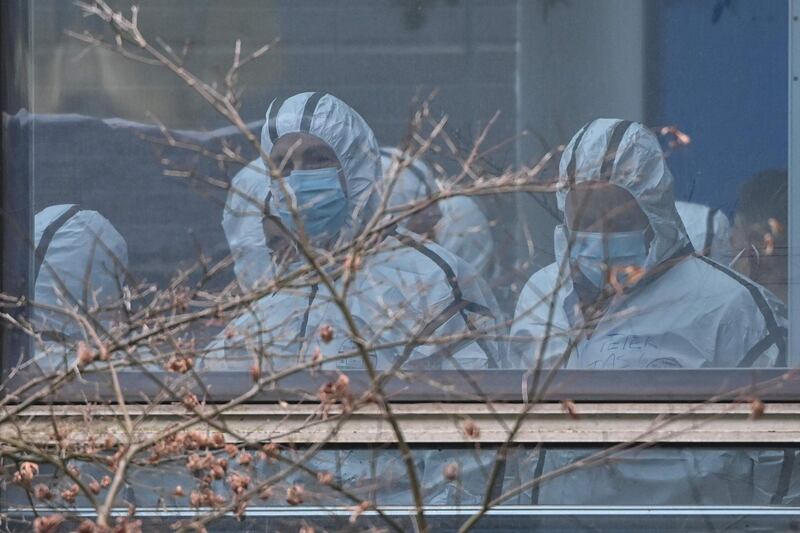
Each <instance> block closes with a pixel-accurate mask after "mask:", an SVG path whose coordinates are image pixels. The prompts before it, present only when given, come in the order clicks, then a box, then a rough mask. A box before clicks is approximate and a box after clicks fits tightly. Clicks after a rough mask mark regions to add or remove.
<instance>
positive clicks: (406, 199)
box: [381, 147, 439, 207]
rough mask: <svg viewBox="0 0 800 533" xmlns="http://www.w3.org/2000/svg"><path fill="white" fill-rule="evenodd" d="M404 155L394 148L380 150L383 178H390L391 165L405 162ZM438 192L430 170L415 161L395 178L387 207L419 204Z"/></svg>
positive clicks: (420, 162)
mask: <svg viewBox="0 0 800 533" xmlns="http://www.w3.org/2000/svg"><path fill="white" fill-rule="evenodd" d="M405 159H406V157H405V154H403V152H402V151H400V150H398V149H397V148H394V147H382V148H381V167H382V168H383V172H384V173H385V174H386V175H385V176H384V177H386V178H388V177H391V176H390V171H391V170H392V164H393V163H394V162H395V161H403V162H405ZM384 183H385V184H386V187H389V183H390V182H389V180H388V179H387V180H385V182H384ZM438 192H439V184H438V183H437V182H436V178H435V177H434V176H433V171H432V170H431V168H430V167H429V166H428V165H427V164H425V162H423V161H421V160H419V159H415V160H414V161H412V162H411V164H409V165H408V166H407V167H405V168H404V169H403V170H402V172H400V174H399V175H396V176H395V181H394V185H393V187H392V195H391V196H390V197H389V202H388V206H389V207H396V206H400V205H405V204H410V203H413V202H419V201H422V200H425V199H427V198H430V197H431V196H433V195H434V194H436V193H438Z"/></svg>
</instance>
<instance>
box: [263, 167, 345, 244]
mask: <svg viewBox="0 0 800 533" xmlns="http://www.w3.org/2000/svg"><path fill="white" fill-rule="evenodd" d="M339 172H340V170H339V169H338V168H337V167H330V168H316V169H312V170H293V171H292V172H291V173H290V174H289V175H288V176H286V177H285V178H284V180H285V182H284V185H285V187H286V189H288V192H289V194H290V195H292V196H294V200H295V202H296V204H295V205H296V206H297V214H298V216H299V218H300V220H301V221H302V223H303V229H304V230H305V233H306V235H307V236H308V237H309V238H310V239H312V240H319V239H320V238H324V237H333V236H335V235H336V234H337V233H338V232H339V230H340V229H342V226H344V223H345V221H346V220H347V196H346V195H345V192H344V191H343V190H342V183H341V180H340V178H339ZM277 188H278V194H276V198H278V199H279V200H278V202H277V204H278V215H279V216H280V218H281V221H282V222H283V223H284V224H285V225H286V227H287V228H289V229H290V230H291V231H294V232H298V231H299V230H298V228H297V226H296V225H295V219H294V217H293V216H292V212H291V210H290V209H289V198H286V197H285V196H284V195H283V193H282V191H281V190H280V189H281V188H280V185H277Z"/></svg>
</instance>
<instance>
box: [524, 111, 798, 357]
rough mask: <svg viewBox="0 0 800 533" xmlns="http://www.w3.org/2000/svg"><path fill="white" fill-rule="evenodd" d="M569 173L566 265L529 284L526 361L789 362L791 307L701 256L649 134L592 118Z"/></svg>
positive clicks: (563, 179)
mask: <svg viewBox="0 0 800 533" xmlns="http://www.w3.org/2000/svg"><path fill="white" fill-rule="evenodd" d="M559 174H560V177H559V181H560V189H559V191H558V193H557V198H558V205H559V209H560V210H561V211H562V212H563V213H564V217H565V222H566V224H565V225H561V226H558V227H557V228H556V230H555V250H556V257H557V261H556V263H553V264H551V265H549V266H547V267H545V268H543V269H542V270H540V271H538V272H536V273H535V274H534V275H533V276H531V278H530V279H529V280H528V282H527V283H526V284H525V287H524V288H523V290H522V293H521V294H520V297H519V300H518V303H517V307H516V312H515V318H514V324H513V326H512V333H511V335H512V337H513V338H515V339H519V342H514V343H513V344H512V349H513V350H514V351H515V352H516V353H517V354H519V355H520V356H521V357H523V358H524V360H525V364H526V365H532V364H533V363H534V361H535V360H536V359H537V358H538V357H539V356H540V354H541V356H542V357H543V363H544V364H545V366H561V365H565V366H566V367H568V368H699V367H736V366H775V365H776V366H785V365H786V331H787V330H786V310H785V308H784V306H783V305H782V304H781V303H780V302H779V301H778V300H777V298H776V297H775V296H774V295H772V293H770V292H769V291H767V290H766V289H764V288H763V287H760V286H758V285H757V284H755V283H753V282H752V281H750V280H748V279H747V278H745V277H743V276H741V275H739V274H738V273H736V272H734V271H732V270H730V269H728V268H725V267H723V266H721V265H719V264H718V263H716V262H714V261H712V260H710V259H707V258H706V257H703V256H700V255H697V254H694V253H693V252H694V250H693V249H692V246H691V244H690V241H689V237H688V236H687V234H686V230H685V229H684V226H683V223H682V222H681V220H680V218H679V216H678V213H677V210H676V209H675V202H674V199H673V192H672V187H673V179H672V175H671V174H670V171H669V169H668V168H667V165H666V163H665V161H664V158H663V155H662V153H661V149H660V147H659V145H658V142H657V140H656V138H655V136H654V135H653V134H652V133H651V132H650V131H649V130H648V129H647V128H645V127H644V126H642V125H641V124H638V123H632V122H628V121H622V120H613V119H597V120H595V121H593V122H591V123H590V124H588V125H586V126H585V127H584V128H582V129H581V130H580V131H579V132H578V133H577V134H576V135H575V137H574V138H573V139H572V141H571V142H570V143H569V145H568V146H567V147H566V149H565V151H564V154H563V156H562V159H561V163H560V168H559ZM551 314H552V319H550V320H548V319H549V318H550V316H551Z"/></svg>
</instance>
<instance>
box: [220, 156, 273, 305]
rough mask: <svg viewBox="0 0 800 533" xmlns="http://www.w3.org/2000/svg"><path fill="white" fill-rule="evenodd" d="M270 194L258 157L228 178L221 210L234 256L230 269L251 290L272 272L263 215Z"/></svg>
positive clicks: (226, 236) (225, 230)
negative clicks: (228, 185) (225, 197)
mask: <svg viewBox="0 0 800 533" xmlns="http://www.w3.org/2000/svg"><path fill="white" fill-rule="evenodd" d="M269 195H270V177H269V172H267V167H266V165H265V164H264V161H262V160H261V158H258V159H256V160H254V161H252V162H250V164H249V165H247V166H246V167H244V168H243V169H241V170H240V171H239V172H238V173H237V174H236V176H234V177H233V180H231V188H230V190H229V191H228V198H227V200H226V201H225V210H224V211H223V213H222V230H223V231H224V232H225V238H226V239H227V241H228V247H229V248H230V250H231V255H232V256H233V261H234V263H233V270H234V272H235V273H236V279H237V280H238V281H239V286H240V287H242V289H243V290H252V289H254V288H255V287H256V286H257V285H258V284H259V283H263V282H264V281H265V280H267V279H268V278H269V277H271V275H272V273H273V268H272V252H271V250H270V249H269V246H268V244H267V237H266V235H265V234H264V225H263V219H264V216H265V214H266V210H267V205H268V203H269Z"/></svg>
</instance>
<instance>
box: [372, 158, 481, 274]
mask: <svg viewBox="0 0 800 533" xmlns="http://www.w3.org/2000/svg"><path fill="white" fill-rule="evenodd" d="M381 165H382V167H383V174H384V178H385V180H384V187H385V188H387V189H389V188H391V196H390V197H389V202H388V206H389V207H390V208H397V207H400V206H404V205H405V206H411V205H414V204H416V203H419V202H423V201H425V200H426V199H428V198H430V197H432V196H433V195H435V194H437V193H439V192H440V191H441V187H440V185H439V183H438V182H437V180H436V178H435V177H434V175H433V169H431V167H430V165H428V164H427V163H426V162H425V161H423V160H421V159H416V160H414V161H412V162H410V163H408V161H407V158H406V156H405V155H404V154H403V152H402V151H400V150H398V149H397V148H391V147H383V148H381ZM390 182H391V183H390ZM401 225H402V226H403V227H405V228H406V229H409V230H411V231H413V232H415V233H417V234H419V235H422V236H424V237H427V238H429V239H431V240H432V241H434V242H436V243H437V244H439V245H440V246H442V247H443V248H445V249H446V250H449V251H450V252H453V253H454V254H456V255H457V256H458V257H460V258H461V259H463V260H465V261H466V262H467V263H469V264H470V265H471V266H472V268H474V269H475V271H476V272H478V273H479V274H481V275H483V276H486V275H487V274H488V273H489V270H490V267H491V259H492V256H493V254H494V243H493V241H492V233H491V230H490V229H489V221H488V220H487V219H486V216H485V215H484V214H483V212H482V211H481V209H480V207H479V206H478V203H477V202H476V201H475V199H473V198H470V197H468V196H453V197H451V198H445V199H443V200H440V201H438V202H436V203H435V204H432V205H431V206H430V207H428V208H426V209H424V210H422V211H420V212H418V213H415V214H413V215H411V216H410V217H408V218H407V219H405V220H404V221H402V222H401Z"/></svg>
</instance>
